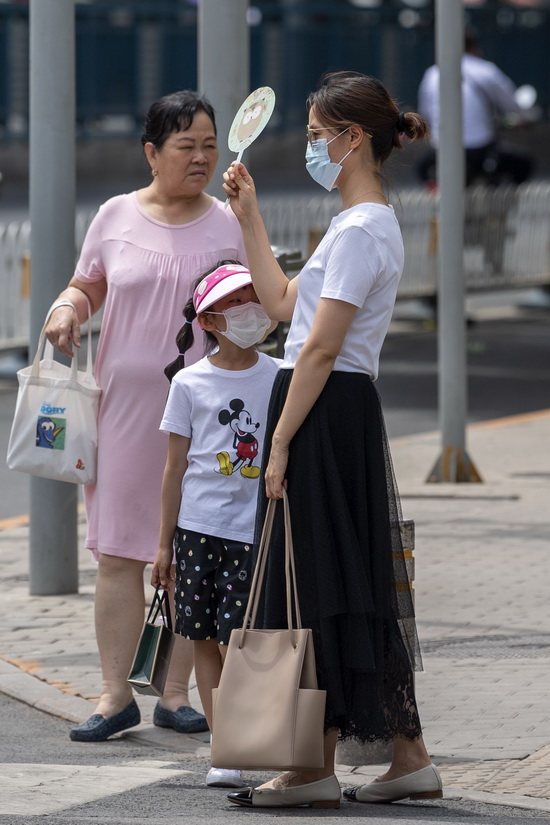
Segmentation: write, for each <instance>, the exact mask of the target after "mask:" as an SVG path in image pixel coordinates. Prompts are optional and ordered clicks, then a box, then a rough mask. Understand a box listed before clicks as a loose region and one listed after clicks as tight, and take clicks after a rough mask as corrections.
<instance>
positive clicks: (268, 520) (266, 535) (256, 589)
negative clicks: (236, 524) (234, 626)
mask: <svg viewBox="0 0 550 825" xmlns="http://www.w3.org/2000/svg"><path fill="white" fill-rule="evenodd" d="M276 507H277V499H272V498H270V499H269V502H268V504H267V511H266V516H265V521H264V526H263V530H262V535H261V538H260V546H259V549H258V558H257V560H256V567H255V569H254V576H253V577H252V584H251V586H250V595H249V598H248V604H247V606H246V614H245V617H244V621H243V626H242V629H241V638H240V641H239V647H240V648H242V647H243V645H244V640H245V631H246V630H247V629H250V630H252V629H254V627H255V625H256V616H257V613H258V607H259V604H260V594H261V591H262V585H263V581H264V577H265V568H266V564H267V557H268V554H269V544H270V541H271V533H272V530H273V520H274V518H275V508H276ZM283 510H284V524H285V585H286V615H287V622H288V629H289V631H290V638H291V640H292V645H293V647H296V640H295V637H294V632H293V631H294V626H295V627H296V629H298V630H300V629H301V627H302V619H301V616H300V605H299V604H298V588H297V584H296V565H295V560H294V546H293V542H292V527H291V523H290V507H289V504H288V495H287V492H286V490H285V489H284V487H283ZM293 607H294V615H295V616H296V623H295V625H294V620H293V612H292V608H293Z"/></svg>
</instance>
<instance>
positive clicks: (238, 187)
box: [222, 161, 258, 221]
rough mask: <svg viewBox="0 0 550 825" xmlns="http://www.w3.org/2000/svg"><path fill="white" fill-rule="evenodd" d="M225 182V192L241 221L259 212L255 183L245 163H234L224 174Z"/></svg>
mask: <svg viewBox="0 0 550 825" xmlns="http://www.w3.org/2000/svg"><path fill="white" fill-rule="evenodd" d="M223 180H224V182H223V184H222V185H223V190H224V192H225V193H226V195H228V197H229V201H230V203H231V209H232V210H233V212H234V213H235V216H236V217H237V218H238V220H239V221H241V220H243V219H244V220H246V219H247V218H250V217H251V216H252V215H253V214H254V213H255V212H257V211H258V201H257V199H256V188H255V186H254V181H253V180H252V177H251V176H250V174H249V172H248V169H247V168H246V166H245V165H244V164H243V163H237V162H236V161H235V162H234V163H232V164H231V166H230V167H229V169H228V170H227V172H224V173H223Z"/></svg>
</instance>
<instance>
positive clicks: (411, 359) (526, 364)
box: [0, 306, 550, 520]
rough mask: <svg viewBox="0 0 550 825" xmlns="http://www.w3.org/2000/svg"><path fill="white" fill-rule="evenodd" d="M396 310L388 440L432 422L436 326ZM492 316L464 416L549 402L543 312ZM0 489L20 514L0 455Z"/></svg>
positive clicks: (477, 339) (549, 336)
mask: <svg viewBox="0 0 550 825" xmlns="http://www.w3.org/2000/svg"><path fill="white" fill-rule="evenodd" d="M480 311H481V310H480ZM483 312H485V313H486V312H487V310H486V308H484V309H483ZM398 314H399V315H400V316H401V318H400V320H398V321H397V322H396V323H394V325H393V326H392V330H391V332H390V334H389V335H388V337H387V339H386V342H385V344H384V348H383V350H382V356H381V362H380V374H379V378H378V380H377V382H376V383H377V388H378V391H379V393H380V396H381V399H382V406H383V409H384V413H385V417H386V425H387V429H388V434H389V436H390V438H395V437H398V436H406V435H413V434H415V433H421V432H428V431H431V430H436V429H437V427H438V411H437V405H438V397H437V387H438V365H437V331H436V329H435V327H434V324H433V323H429V322H420V321H418V320H417V321H411V320H407V319H406V318H405V317H404V315H406V311H405V310H404V309H403V308H401V309H400V310H399V313H398ZM498 314H499V317H498V318H497V319H495V320H482V321H480V322H478V323H475V324H474V325H473V326H471V327H470V328H469V330H468V336H467V346H468V399H469V401H468V410H469V413H468V417H469V420H470V421H483V420H490V419H493V418H501V417H503V416H509V415H518V414H521V413H525V412H531V411H533V410H539V409H548V408H550V324H549V323H548V322H549V319H550V310H530V311H524V312H520V313H519V315H518V314H517V310H516V317H513V307H512V306H508V307H504V308H503V309H502V311H500V312H499V313H498ZM16 392H17V385H16V381H15V379H14V378H13V377H12V378H5V377H4V378H0V454H1V455H5V454H6V449H7V443H8V437H9V430H10V427H11V421H12V416H13V410H14V407H15V399H16ZM342 427H343V429H345V422H342ZM472 458H473V459H474V462H475V456H472ZM479 469H480V470H481V472H482V470H483V468H479ZM429 470H430V468H429V467H427V468H426V474H427V473H428V471H429ZM398 482H399V479H398ZM0 491H1V495H0V520H1V519H6V518H11V517H13V516H19V515H22V514H25V513H28V506H29V480H28V478H27V476H25V475H24V474H23V473H16V472H12V471H10V470H8V468H7V467H6V465H5V463H4V462H3V461H2V463H1V464H0Z"/></svg>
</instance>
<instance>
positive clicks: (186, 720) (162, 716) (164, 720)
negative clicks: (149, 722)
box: [153, 702, 208, 733]
mask: <svg viewBox="0 0 550 825" xmlns="http://www.w3.org/2000/svg"><path fill="white" fill-rule="evenodd" d="M153 725H156V726H157V728H173V729H174V730H177V732H178V733H202V732H203V731H205V730H208V722H207V721H206V716H203V715H202V713H198V712H197V711H196V710H195V709H194V708H190V707H188V706H187V705H182V706H181V707H180V708H178V709H177V710H167V709H166V708H163V707H162V705H161V704H160V702H157V704H156V705H155V711H154V713H153Z"/></svg>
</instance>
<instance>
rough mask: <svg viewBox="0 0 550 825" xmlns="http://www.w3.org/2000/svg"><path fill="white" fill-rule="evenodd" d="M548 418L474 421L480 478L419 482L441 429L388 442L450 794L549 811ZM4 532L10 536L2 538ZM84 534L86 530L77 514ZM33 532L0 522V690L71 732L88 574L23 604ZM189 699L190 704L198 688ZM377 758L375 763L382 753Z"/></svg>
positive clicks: (437, 746) (425, 693) (88, 689)
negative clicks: (412, 528)
mask: <svg viewBox="0 0 550 825" xmlns="http://www.w3.org/2000/svg"><path fill="white" fill-rule="evenodd" d="M549 444H550V410H546V411H543V412H540V413H533V414H530V415H524V416H518V417H514V418H507V419H500V420H497V421H492V422H484V423H480V424H476V425H473V426H472V427H470V428H469V431H468V452H469V454H470V457H471V458H472V460H473V461H474V463H475V464H476V467H477V469H478V471H479V472H480V474H481V476H482V478H483V479H484V483H483V484H464V485H446V484H438V485H427V484H425V483H424V481H425V478H426V476H427V475H428V472H429V470H430V469H431V467H432V465H433V463H434V461H435V459H436V458H437V456H438V454H439V452H440V443H439V436H438V434H425V435H419V436H414V437H407V438H402V439H395V440H394V441H393V442H392V452H393V458H394V464H395V471H396V476H397V479H398V483H399V487H400V490H401V496H402V504H403V513H404V517H405V518H412V519H414V521H415V523H416V549H415V562H416V580H415V592H416V605H417V618H418V626H419V632H420V637H421V642H422V646H423V654H424V668H425V669H424V672H423V673H420V674H418V676H417V682H416V684H417V693H418V699H419V703H420V711H421V717H422V721H423V725H424V733H425V738H426V743H427V746H428V749H429V751H430V753H431V754H432V756H433V759H434V762H435V763H436V764H437V765H439V767H440V769H441V772H442V775H443V779H444V783H445V794H446V795H447V796H449V797H450V796H453V797H467V798H470V799H476V800H482V801H485V802H494V803H496V804H506V805H517V806H519V807H527V808H534V809H539V810H545V811H550V703H549V701H548V696H547V693H548V691H547V684H548V675H549V662H550V611H549V609H548V601H549V599H548V572H547V565H548V559H547V557H548V548H549V536H550V530H549V523H550V460H549V457H548V456H549V453H548V445H549ZM2 528H4V529H2ZM80 530H81V533H82V535H83V533H84V522H83V518H82V519H81V524H80ZM27 541H28V530H27V526H26V525H25V523H24V520H23V522H21V521H13V522H12V523H9V522H4V523H0V631H1V638H2V642H1V645H0V691H3V692H4V693H6V694H9V695H11V696H13V697H15V698H17V699H20V700H22V701H24V702H27V703H28V704H30V705H33V706H35V707H37V708H40V709H41V710H45V711H47V712H49V713H52V714H55V715H58V716H62V717H64V718H66V719H69V720H71V721H75V722H80V721H82V720H83V719H85V718H87V717H88V716H89V715H90V714H91V713H93V710H94V704H93V703H94V700H95V699H96V698H97V691H98V687H99V681H100V675H99V663H98V656H97V651H96V647H95V639H94V631H93V591H94V579H95V567H94V564H93V563H92V561H91V558H90V555H89V554H88V553H87V551H84V550H81V551H80V592H79V593H78V594H75V595H69V596H47V597H37V596H34V597H31V596H29V595H28V564H27ZM192 699H193V702H194V704H195V705H196V706H198V705H199V699H198V694H197V691H196V687H193V689H192ZM139 703H140V707H141V709H142V712H143V722H142V724H141V725H140V727H139V728H136V729H135V731H134V732H132V733H130V734H127V735H129V736H131V737H132V739H134V740H139V741H140V742H142V743H143V744H145V745H147V744H148V743H151V744H155V746H160V747H164V748H166V749H167V750H171V751H178V752H189V753H196V754H197V755H203V756H208V752H209V746H208V735H207V734H199V735H196V736H184V735H180V734H177V733H175V732H174V731H169V730H163V729H157V728H154V727H153V726H152V723H151V714H152V708H153V706H154V704H155V700H154V699H153V698H151V697H140V698H139ZM375 758H377V759H379V760H380V761H382V759H383V757H379V756H376V757H375ZM344 759H345V762H346V763H348V762H352V764H351V765H348V764H342V765H340V766H339V769H338V774H339V777H340V779H341V781H342V783H343V784H344V785H351V784H358V783H360V782H363V781H366V779H368V778H369V777H374V776H376V775H377V774H379V773H380V772H381V769H380V765H373V764H366V765H364V764H363V763H364V762H370V761H372V751H370V752H369V751H368V749H367V750H362V749H361V748H359V747H356V748H353V747H352V746H347V747H345V748H342V749H341V750H340V761H344Z"/></svg>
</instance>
